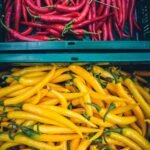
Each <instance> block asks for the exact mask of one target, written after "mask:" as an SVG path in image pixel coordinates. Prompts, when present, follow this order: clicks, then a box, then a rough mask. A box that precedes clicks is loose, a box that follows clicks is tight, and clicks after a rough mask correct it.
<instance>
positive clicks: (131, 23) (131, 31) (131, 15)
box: [129, 0, 135, 38]
mask: <svg viewBox="0 0 150 150" xmlns="http://www.w3.org/2000/svg"><path fill="white" fill-rule="evenodd" d="M134 9H135V0H132V1H131V2H130V9H129V25H130V36H131V38H132V37H133V14H134Z"/></svg>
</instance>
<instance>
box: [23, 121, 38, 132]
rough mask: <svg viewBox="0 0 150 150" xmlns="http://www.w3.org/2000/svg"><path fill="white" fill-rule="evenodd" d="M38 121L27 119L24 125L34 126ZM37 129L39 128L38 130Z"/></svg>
mask: <svg viewBox="0 0 150 150" xmlns="http://www.w3.org/2000/svg"><path fill="white" fill-rule="evenodd" d="M36 123H37V122H36V121H33V120H27V121H25V122H24V123H23V125H22V126H33V125H35V124H36ZM36 131H37V130H36Z"/></svg>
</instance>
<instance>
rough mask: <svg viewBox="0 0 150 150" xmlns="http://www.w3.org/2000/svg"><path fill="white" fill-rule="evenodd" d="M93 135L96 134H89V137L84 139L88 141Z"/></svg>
mask: <svg viewBox="0 0 150 150" xmlns="http://www.w3.org/2000/svg"><path fill="white" fill-rule="evenodd" d="M95 134H96V133H91V134H89V136H88V137H86V139H87V140H90V139H91V138H92V137H93V136H94V135H95Z"/></svg>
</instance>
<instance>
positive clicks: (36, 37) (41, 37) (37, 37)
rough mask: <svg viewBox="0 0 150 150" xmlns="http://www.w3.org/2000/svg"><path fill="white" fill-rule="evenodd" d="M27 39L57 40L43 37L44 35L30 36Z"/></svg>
mask: <svg viewBox="0 0 150 150" xmlns="http://www.w3.org/2000/svg"><path fill="white" fill-rule="evenodd" d="M28 38H33V39H37V40H40V41H52V40H57V38H50V37H48V36H44V35H31V36H28Z"/></svg>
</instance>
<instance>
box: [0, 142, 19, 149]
mask: <svg viewBox="0 0 150 150" xmlns="http://www.w3.org/2000/svg"><path fill="white" fill-rule="evenodd" d="M17 145H19V144H18V143H11V142H6V143H4V144H3V145H1V147H0V149H1V150H7V149H9V148H11V147H14V146H17Z"/></svg>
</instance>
